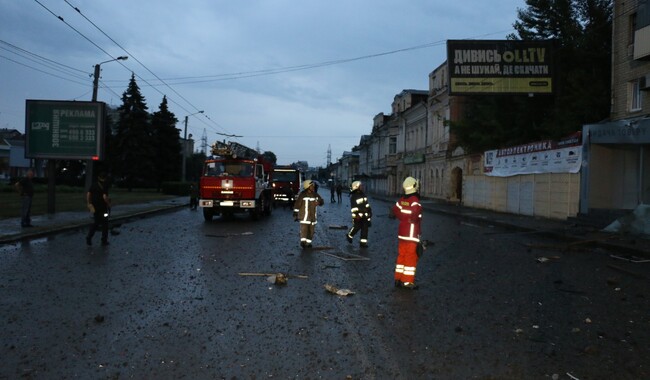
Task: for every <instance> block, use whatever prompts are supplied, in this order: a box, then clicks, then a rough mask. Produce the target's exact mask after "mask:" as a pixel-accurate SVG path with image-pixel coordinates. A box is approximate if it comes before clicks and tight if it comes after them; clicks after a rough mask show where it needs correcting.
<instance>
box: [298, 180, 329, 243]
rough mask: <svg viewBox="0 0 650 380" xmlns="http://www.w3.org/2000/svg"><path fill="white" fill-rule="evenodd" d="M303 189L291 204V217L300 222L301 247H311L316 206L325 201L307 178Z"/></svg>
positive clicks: (312, 182)
mask: <svg viewBox="0 0 650 380" xmlns="http://www.w3.org/2000/svg"><path fill="white" fill-rule="evenodd" d="M302 187H303V191H301V192H300V194H298V198H297V199H296V202H295V203H294V205H293V218H294V220H296V221H298V222H300V246H301V247H302V248H311V247H312V245H311V242H312V239H313V238H314V230H315V227H316V223H318V222H317V212H316V209H317V207H318V206H322V205H323V204H324V203H325V201H323V198H322V197H321V196H320V195H318V193H317V192H316V184H315V183H314V181H312V180H310V179H308V180H306V181H304V182H303V183H302Z"/></svg>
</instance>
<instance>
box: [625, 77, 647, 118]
mask: <svg viewBox="0 0 650 380" xmlns="http://www.w3.org/2000/svg"><path fill="white" fill-rule="evenodd" d="M642 80H643V81H645V78H638V79H636V80H633V81H631V82H630V83H628V87H629V93H630V95H629V99H630V112H633V111H640V110H641V102H642V93H641V87H642V86H641V81H642Z"/></svg>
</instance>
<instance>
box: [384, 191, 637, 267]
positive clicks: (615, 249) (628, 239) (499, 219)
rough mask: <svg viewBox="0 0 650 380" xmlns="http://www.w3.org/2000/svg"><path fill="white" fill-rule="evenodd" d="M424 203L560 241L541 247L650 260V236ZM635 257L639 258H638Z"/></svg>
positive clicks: (450, 213)
mask: <svg viewBox="0 0 650 380" xmlns="http://www.w3.org/2000/svg"><path fill="white" fill-rule="evenodd" d="M375 198H377V199H383V200H386V201H394V199H392V200H391V199H385V198H381V197H376V196H375ZM420 203H421V204H422V207H423V208H424V209H426V210H428V211H431V212H434V213H438V214H445V215H448V216H451V217H456V218H458V219H459V220H462V221H464V222H466V223H473V224H478V225H482V226H495V227H502V228H505V229H506V231H503V232H500V231H495V232H494V234H507V233H520V234H529V235H532V234H536V235H538V236H546V237H550V238H552V239H555V240H556V241H555V242H554V243H552V244H549V245H546V246H543V247H537V248H548V249H557V250H561V251H571V250H580V249H584V248H585V247H601V248H604V249H607V250H609V251H610V253H611V254H614V255H617V256H623V257H626V258H631V259H636V258H639V257H642V258H643V259H650V236H646V237H640V236H634V235H625V234H618V233H611V232H603V231H601V230H600V229H598V228H596V227H593V226H590V225H588V224H584V223H581V222H579V221H577V220H557V219H547V218H540V217H531V216H525V215H515V214H507V213H500V212H496V211H491V210H484V209H478V208H470V207H463V206H458V205H456V204H451V203H447V202H442V201H436V200H427V199H423V200H421V202H420ZM612 222H613V221H612ZM633 256H636V258H635V257H633Z"/></svg>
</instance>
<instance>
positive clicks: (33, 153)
mask: <svg viewBox="0 0 650 380" xmlns="http://www.w3.org/2000/svg"><path fill="white" fill-rule="evenodd" d="M25 113H26V116H25V137H26V142H25V157H28V158H51V159H68V160H70V159H73V160H74V159H80V160H103V159H104V119H105V117H104V115H105V113H106V105H105V104H104V103H102V102H77V101H59V100H30V99H28V100H27V103H26V106H25Z"/></svg>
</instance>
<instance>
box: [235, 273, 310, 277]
mask: <svg viewBox="0 0 650 380" xmlns="http://www.w3.org/2000/svg"><path fill="white" fill-rule="evenodd" d="M237 274H238V275H240V276H260V277H268V276H276V275H277V274H278V273H253V272H240V273H237ZM284 276H285V277H287V278H303V279H304V278H309V277H307V276H305V275H302V274H285V275H284Z"/></svg>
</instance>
